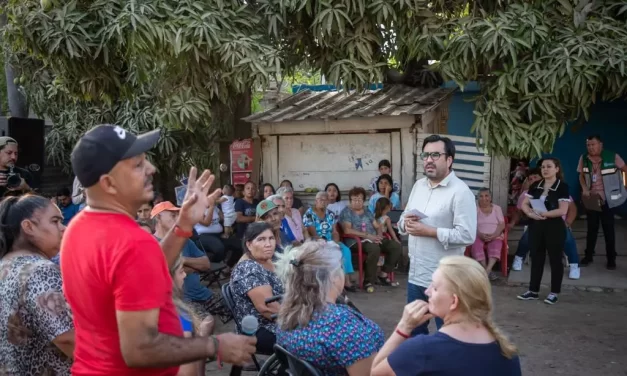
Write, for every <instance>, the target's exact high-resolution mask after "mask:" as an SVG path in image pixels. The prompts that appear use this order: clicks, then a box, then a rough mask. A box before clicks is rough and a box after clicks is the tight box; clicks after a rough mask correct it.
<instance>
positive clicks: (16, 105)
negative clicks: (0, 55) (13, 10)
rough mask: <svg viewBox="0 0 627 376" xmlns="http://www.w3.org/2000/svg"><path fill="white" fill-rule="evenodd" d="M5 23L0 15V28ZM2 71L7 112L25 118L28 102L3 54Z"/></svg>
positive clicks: (3, 16) (7, 58)
mask: <svg viewBox="0 0 627 376" xmlns="http://www.w3.org/2000/svg"><path fill="white" fill-rule="evenodd" d="M6 24H7V16H6V14H1V15H0V28H4V26H6ZM4 72H5V76H6V79H7V99H8V102H9V113H10V115H11V116H15V117H21V118H27V117H28V103H27V101H26V98H25V97H24V95H22V93H21V92H20V91H19V89H18V87H17V85H16V84H15V83H14V82H13V80H14V79H15V75H14V74H13V67H12V66H11V64H10V59H9V57H8V56H6V55H5V57H4Z"/></svg>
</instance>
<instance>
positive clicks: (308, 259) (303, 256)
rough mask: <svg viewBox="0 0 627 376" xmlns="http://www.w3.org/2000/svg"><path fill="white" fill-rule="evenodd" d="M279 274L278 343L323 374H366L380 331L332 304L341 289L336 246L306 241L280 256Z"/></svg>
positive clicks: (348, 309) (356, 314)
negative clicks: (281, 286)
mask: <svg viewBox="0 0 627 376" xmlns="http://www.w3.org/2000/svg"><path fill="white" fill-rule="evenodd" d="M277 273H278V274H279V275H280V276H282V277H283V279H284V287H285V294H284V295H283V302H282V304H281V308H280V309H279V315H278V322H277V324H278V330H277V343H278V344H279V345H281V346H283V347H284V348H285V349H286V350H287V351H289V352H291V353H292V354H294V355H295V356H297V357H298V358H300V359H303V360H305V361H307V362H309V363H311V364H312V365H313V366H314V367H316V368H318V369H319V370H321V371H322V372H323V374H324V375H350V376H354V375H358V376H364V375H366V376H367V375H369V374H370V368H371V365H372V361H373V359H374V356H375V355H376V353H377V351H379V349H380V348H381V346H382V345H383V340H384V337H383V331H382V330H381V328H379V326H377V324H375V323H374V322H372V321H371V320H369V319H368V318H366V317H365V316H363V315H362V314H361V313H359V312H357V311H356V310H354V309H352V308H351V307H349V306H347V305H345V304H336V301H337V299H338V297H340V296H341V294H342V290H343V288H344V271H343V269H342V252H341V251H340V248H339V246H338V245H337V244H336V243H334V242H330V241H329V242H327V241H325V240H317V241H313V240H310V241H306V242H305V243H304V244H303V245H301V246H299V247H296V248H292V249H291V250H290V251H289V252H288V253H287V254H284V255H281V256H280V258H279V260H278V261H277Z"/></svg>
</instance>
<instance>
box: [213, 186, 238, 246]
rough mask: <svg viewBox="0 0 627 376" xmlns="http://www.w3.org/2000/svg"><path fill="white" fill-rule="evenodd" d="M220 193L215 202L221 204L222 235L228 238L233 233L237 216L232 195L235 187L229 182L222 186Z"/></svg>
mask: <svg viewBox="0 0 627 376" xmlns="http://www.w3.org/2000/svg"><path fill="white" fill-rule="evenodd" d="M222 193H223V194H224V195H223V196H222V197H220V199H219V200H218V201H217V203H218V204H221V207H222V214H223V215H224V235H223V237H224V238H229V237H230V236H231V235H232V234H233V224H234V223H235V219H236V218H237V214H236V213H235V198H234V197H233V195H234V194H235V188H234V187H233V186H232V185H231V184H226V185H225V186H224V187H223V188H222Z"/></svg>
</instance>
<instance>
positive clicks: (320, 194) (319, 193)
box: [316, 191, 329, 200]
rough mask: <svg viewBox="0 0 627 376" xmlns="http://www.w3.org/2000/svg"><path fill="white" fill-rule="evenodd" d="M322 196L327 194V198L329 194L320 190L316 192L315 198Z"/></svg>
mask: <svg viewBox="0 0 627 376" xmlns="http://www.w3.org/2000/svg"><path fill="white" fill-rule="evenodd" d="M322 196H327V198H328V197H329V194H328V193H327V191H320V192H318V193H316V200H317V199H319V198H320V197H322Z"/></svg>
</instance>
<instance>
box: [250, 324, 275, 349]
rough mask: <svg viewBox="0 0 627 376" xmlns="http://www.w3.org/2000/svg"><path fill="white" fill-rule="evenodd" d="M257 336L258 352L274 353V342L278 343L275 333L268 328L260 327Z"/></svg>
mask: <svg viewBox="0 0 627 376" xmlns="http://www.w3.org/2000/svg"><path fill="white" fill-rule="evenodd" d="M255 337H257V354H263V355H272V354H274V344H275V343H276V335H274V333H272V332H271V331H269V330H268V329H266V328H259V330H257V333H256V334H255Z"/></svg>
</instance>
